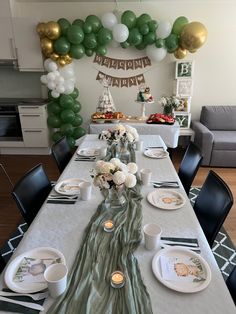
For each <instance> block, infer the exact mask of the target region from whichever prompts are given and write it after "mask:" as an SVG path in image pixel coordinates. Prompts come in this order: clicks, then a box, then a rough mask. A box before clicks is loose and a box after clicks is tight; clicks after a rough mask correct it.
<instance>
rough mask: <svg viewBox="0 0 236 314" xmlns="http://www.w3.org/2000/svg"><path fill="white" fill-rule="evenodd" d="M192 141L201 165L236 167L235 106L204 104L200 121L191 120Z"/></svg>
mask: <svg viewBox="0 0 236 314" xmlns="http://www.w3.org/2000/svg"><path fill="white" fill-rule="evenodd" d="M192 129H193V130H194V132H195V138H194V143H195V144H196V145H197V146H198V148H199V149H200V150H201V153H202V156H203V159H202V165H204V166H208V165H209V166H216V167H236V106H204V107H202V111H201V116H200V121H192Z"/></svg>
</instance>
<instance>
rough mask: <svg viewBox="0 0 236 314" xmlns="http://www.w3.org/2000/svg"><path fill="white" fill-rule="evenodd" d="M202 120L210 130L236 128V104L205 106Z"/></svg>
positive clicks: (201, 116)
mask: <svg viewBox="0 0 236 314" xmlns="http://www.w3.org/2000/svg"><path fill="white" fill-rule="evenodd" d="M200 121H201V123H202V124H204V125H205V126H206V127H207V128H208V129H210V130H224V131H226V130H236V106H229V105H228V106H226V105H224V106H219V105H218V106H203V107H202V111H201V115H200Z"/></svg>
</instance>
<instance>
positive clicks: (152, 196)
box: [147, 189, 185, 210]
mask: <svg viewBox="0 0 236 314" xmlns="http://www.w3.org/2000/svg"><path fill="white" fill-rule="evenodd" d="M147 200H148V201H149V203H150V204H152V205H153V206H155V207H157V208H160V209H166V210H174V209H178V208H181V207H183V206H184V204H185V198H184V196H183V195H182V194H180V193H178V192H176V191H173V190H164V189H156V190H154V191H152V192H150V193H149V194H148V196H147Z"/></svg>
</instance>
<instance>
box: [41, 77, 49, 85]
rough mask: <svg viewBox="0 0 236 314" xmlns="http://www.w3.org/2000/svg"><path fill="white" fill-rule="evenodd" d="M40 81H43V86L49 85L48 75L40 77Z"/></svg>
mask: <svg viewBox="0 0 236 314" xmlns="http://www.w3.org/2000/svg"><path fill="white" fill-rule="evenodd" d="M40 81H41V83H43V84H47V83H48V79H47V75H42V76H41V77H40Z"/></svg>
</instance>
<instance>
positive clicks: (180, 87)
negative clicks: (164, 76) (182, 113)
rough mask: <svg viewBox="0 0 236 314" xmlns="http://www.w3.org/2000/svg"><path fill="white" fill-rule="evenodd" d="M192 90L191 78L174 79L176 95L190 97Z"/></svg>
mask: <svg viewBox="0 0 236 314" xmlns="http://www.w3.org/2000/svg"><path fill="white" fill-rule="evenodd" d="M192 91H193V80H192V79H182V80H175V81H174V94H175V95H176V96H177V97H190V96H191V95H192Z"/></svg>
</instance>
